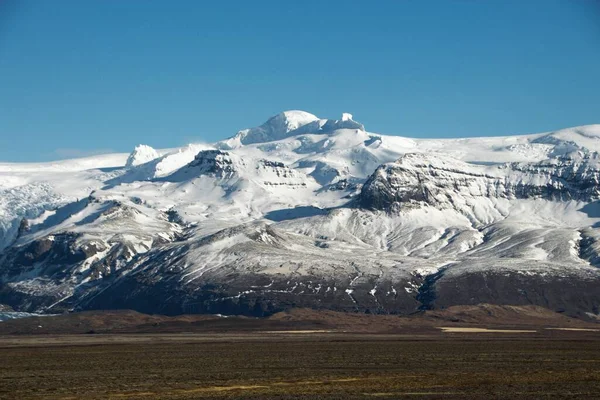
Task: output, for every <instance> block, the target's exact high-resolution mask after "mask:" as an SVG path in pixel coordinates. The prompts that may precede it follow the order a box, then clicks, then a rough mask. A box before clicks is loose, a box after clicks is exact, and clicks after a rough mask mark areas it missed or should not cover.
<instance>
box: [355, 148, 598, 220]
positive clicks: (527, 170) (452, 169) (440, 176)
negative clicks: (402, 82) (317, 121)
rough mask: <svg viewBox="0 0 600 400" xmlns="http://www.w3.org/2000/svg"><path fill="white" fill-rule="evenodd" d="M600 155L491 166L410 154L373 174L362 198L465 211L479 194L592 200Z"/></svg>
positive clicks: (380, 204) (366, 202) (378, 205)
mask: <svg viewBox="0 0 600 400" xmlns="http://www.w3.org/2000/svg"><path fill="white" fill-rule="evenodd" d="M599 159H600V157H599V155H598V153H596V152H591V153H590V152H588V153H582V152H575V153H571V154H568V155H564V156H560V157H558V158H555V159H551V160H546V161H541V162H534V163H508V164H500V165H493V166H486V165H476V164H468V163H465V162H462V161H460V160H456V159H453V158H450V157H447V156H442V155H438V154H436V155H433V154H423V153H407V154H405V155H404V156H402V157H401V158H400V159H398V160H397V161H396V162H393V163H389V164H385V165H382V166H381V167H379V168H378V169H377V170H376V171H375V172H374V174H373V175H372V176H371V177H370V178H369V179H368V180H367V182H366V183H365V185H364V187H363V190H362V193H361V199H360V202H361V205H362V206H363V207H366V208H369V209H382V210H389V209H401V208H403V207H415V206H417V205H418V204H420V203H424V204H428V205H430V206H436V207H442V208H455V209H458V210H462V211H465V209H467V208H473V207H475V206H476V201H477V200H476V199H477V198H485V199H486V200H490V199H507V200H511V199H528V198H542V199H547V200H554V201H569V200H577V201H585V202H592V201H595V200H597V199H598V198H599V196H600V164H599ZM465 212H466V211H465Z"/></svg>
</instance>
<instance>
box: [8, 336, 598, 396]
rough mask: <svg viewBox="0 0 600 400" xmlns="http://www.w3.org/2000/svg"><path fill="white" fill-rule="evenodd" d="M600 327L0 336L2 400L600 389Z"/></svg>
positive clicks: (584, 392)
mask: <svg viewBox="0 0 600 400" xmlns="http://www.w3.org/2000/svg"><path fill="white" fill-rule="evenodd" d="M599 339H600V333H599V332H594V331H556V330H546V331H543V332H537V333H526V332H521V333H518V332H512V333H511V332H503V333H499V332H456V333H451V332H442V331H441V330H440V331H439V333H431V332H428V333H423V334H417V333H414V334H410V335H402V334H357V333H340V332H324V331H315V332H311V331H308V330H306V331H302V332H294V333H286V332H252V333H240V334H231V333H190V334H88V335H85V334H83V335H82V334H80V335H51V336H48V335H45V336H35V335H33V336H2V337H0V359H1V360H2V362H1V363H0V398H2V399H94V398H98V399H100V398H103V399H104V398H111V399H202V398H206V399H220V398H222V399H371V398H389V399H396V398H419V399H446V398H456V399H515V398H519V399H521V398H523V399H538V398H574V399H575V398H576V399H581V398H590V399H592V398H599V396H600V340H599Z"/></svg>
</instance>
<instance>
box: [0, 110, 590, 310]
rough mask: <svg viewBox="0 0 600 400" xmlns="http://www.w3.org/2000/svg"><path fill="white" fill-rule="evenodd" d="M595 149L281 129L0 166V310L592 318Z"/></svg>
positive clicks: (560, 137) (326, 123) (328, 126)
mask: <svg viewBox="0 0 600 400" xmlns="http://www.w3.org/2000/svg"><path fill="white" fill-rule="evenodd" d="M599 151H600V125H592V126H583V127H577V128H570V129H564V130H560V131H556V132H549V133H542V134H533V135H524V136H508V137H491V138H469V139H444V140H437V139H428V140H423V139H411V138H405V137H398V136H386V135H381V134H378V133H373V132H369V131H367V130H366V128H365V127H364V126H363V125H362V124H360V123H359V122H356V121H355V120H354V118H353V116H352V115H351V114H349V113H343V114H342V116H341V117H340V118H339V119H324V118H319V117H317V116H315V115H312V114H310V113H306V112H303V111H286V112H283V113H280V114H278V115H276V116H274V117H272V118H270V119H269V120H267V121H266V122H265V123H264V124H262V125H260V126H258V127H255V128H250V129H245V130H242V131H240V132H238V133H237V134H235V135H234V136H232V137H231V138H229V139H226V140H223V141H220V142H217V143H213V144H190V145H188V146H185V147H182V148H177V149H158V150H155V149H153V148H151V147H150V146H147V145H140V146H137V147H136V148H135V149H134V150H133V151H132V153H131V154H130V155H129V157H128V156H127V155H124V154H116V155H103V156H97V157H96V158H93V157H92V158H86V159H78V160H66V161H61V162H56V163H43V164H1V163H0V304H2V303H3V302H5V303H8V304H9V305H10V306H11V307H12V308H14V309H16V310H18V311H45V312H53V311H60V310H65V309H71V308H98V307H102V308H121V307H128V308H135V309H138V310H141V311H148V312H167V313H180V312H208V311H210V312H212V313H225V314H232V313H238V312H239V313H245V314H251V315H261V313H268V312H270V311H273V310H275V309H276V308H277V307H280V306H281V305H282V304H296V305H301V306H302V305H304V306H309V307H312V306H318V307H332V308H335V309H348V310H365V311H366V310H369V311H371V312H380V311H381V312H407V313H409V312H414V311H415V310H417V309H419V308H420V307H430V306H432V305H433V304H434V303H435V302H436V301H440V302H442V301H446V300H444V299H448V300H447V303H444V304H449V303H452V302H456V301H466V302H469V301H476V300H478V301H487V302H489V301H501V300H502V301H508V302H511V301H512V302H516V303H519V302H525V303H526V302H534V303H536V302H537V303H536V304H538V303H539V304H541V303H542V302H545V303H544V304H545V305H548V304H555V305H556V306H557V307H563V308H565V309H571V310H584V311H585V312H590V313H596V311H594V309H593V307H592V306H591V305H593V304H596V303H597V302H600V293H598V291H597V287H598V286H597V285H598V284H600V272H599V271H600V269H599V268H598V266H600V261H599V260H600V228H599V227H600V206H599V197H600V183H599V179H600V157H599V156H598V152H599ZM390 211H391V212H390ZM492 275H493V277H494V278H491V276H492ZM482 276H484V277H485V278H481V277H482ZM480 278H481V279H484V282H483V283H481V281H479V280H478V279H480ZM463 280H464V281H463ZM564 280H568V284H567V283H565V281H564ZM444 282H447V283H446V284H445V283H444ZM465 282H467V283H465ZM473 282H475V283H473ZM496 282H498V284H497V285H496V284H495V283H496ZM444 285H446V286H444ZM537 285H543V287H544V291H543V295H540V296H539V300H536V299H538V297H536V294H535V290H536V287H537ZM433 287H435V290H433V289H432V288H433ZM454 288H458V289H454ZM507 288H516V289H515V290H516V291H515V292H514V293H512V292H511V294H510V296H509V295H507V294H506V293H508V292H507ZM594 288H595V289H596V290H595V289H594ZM471 289H473V290H471ZM475 289H476V290H475ZM565 291H568V292H569V293H572V294H573V296H580V297H581V296H584V300H582V302H581V304H579V303H577V304H575V305H573V304H572V302H567V300H566V299H569V298H573V297H569V296H567V295H565V294H564V292H565ZM444 293H445V294H444ZM463 295H464V296H465V297H464V298H463V297H462V296H463ZM432 296H442V297H440V298H434V297H432ZM444 296H446V297H444ZM486 296H487V297H486ZM503 296H504V297H503ZM586 296H587V297H586ZM458 299H460V300H458ZM519 304H520V303H519Z"/></svg>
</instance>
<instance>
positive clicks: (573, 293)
mask: <svg viewBox="0 0 600 400" xmlns="http://www.w3.org/2000/svg"><path fill="white" fill-rule="evenodd" d="M480 303H490V304H509V305H529V304H534V305H539V306H542V307H546V308H549V309H551V310H555V311H558V312H564V313H565V314H568V315H573V316H583V314H584V311H585V312H590V313H594V314H598V312H599V307H600V278H598V277H595V278H590V279H581V278H580V279H578V278H574V277H569V276H567V277H560V276H554V277H544V276H539V275H537V276H536V275H533V276H532V275H524V274H521V273H499V272H471V273H466V274H463V275H460V276H457V277H456V276H452V277H442V278H441V279H440V280H438V281H437V282H436V288H435V299H434V301H433V302H432V304H433V306H434V308H446V307H449V306H452V305H456V304H469V305H474V304H480Z"/></svg>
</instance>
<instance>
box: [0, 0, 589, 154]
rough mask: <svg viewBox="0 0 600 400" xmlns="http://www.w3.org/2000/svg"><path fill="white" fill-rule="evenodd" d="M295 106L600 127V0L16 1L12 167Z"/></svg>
mask: <svg viewBox="0 0 600 400" xmlns="http://www.w3.org/2000/svg"><path fill="white" fill-rule="evenodd" d="M286 109H302V110H306V111H309V112H312V113H314V114H317V115H318V116H320V117H328V118H336V117H338V116H339V115H340V114H341V113H342V112H344V111H346V112H351V113H353V114H354V116H355V119H356V120H358V121H360V122H363V123H364V124H365V125H366V127H367V129H368V130H370V131H373V132H380V133H388V134H398V135H405V136H412V137H458V136H477V135H505V134H517V133H531V132H541V131H548V130H553V129H557V128H563V127H568V126H575V125H584V124H591V123H600V5H599V3H598V2H595V1H592V0H589V1H586V0H580V1H556V0H538V1H536V0H520V1H509V0H489V1H487V0H486V1H478V0H477V1H476V0H470V1H467V0H465V1H450V0H447V1H442V0H439V1H416V0H415V1H408V0H405V1H402V0H394V1H383V0H375V1H367V0H364V1H351V0H346V1H337V0H319V1H313V0H302V1H281V0H279V1H261V0H256V1H216V0H215V1H208V0H207V1H201V0H197V1H196V0H190V1H167V0H163V1H152V0H95V1H93V0H85V1H82V0H52V1H49V0H48V1H45V0H0V160H3V161H35V160H51V159H58V158H65V157H71V156H80V155H86V154H91V153H93V152H96V151H108V150H114V151H124V152H127V151H130V150H131V149H132V148H133V146H134V145H136V144H138V143H145V144H149V145H151V146H154V147H157V148H160V147H172V146H180V145H184V144H186V143H189V142H191V141H214V140H218V139H221V138H225V137H228V136H231V135H233V134H235V133H236V132H237V131H238V130H239V129H242V128H246V127H251V126H255V125H258V124H260V123H262V122H263V121H264V120H266V119H267V118H268V117H269V116H271V115H273V114H276V113H278V112H280V111H283V110H286Z"/></svg>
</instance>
